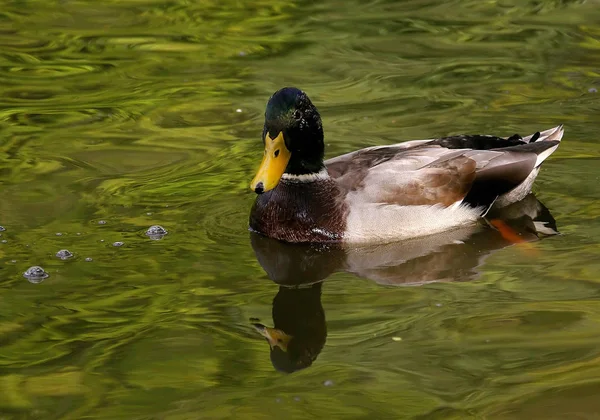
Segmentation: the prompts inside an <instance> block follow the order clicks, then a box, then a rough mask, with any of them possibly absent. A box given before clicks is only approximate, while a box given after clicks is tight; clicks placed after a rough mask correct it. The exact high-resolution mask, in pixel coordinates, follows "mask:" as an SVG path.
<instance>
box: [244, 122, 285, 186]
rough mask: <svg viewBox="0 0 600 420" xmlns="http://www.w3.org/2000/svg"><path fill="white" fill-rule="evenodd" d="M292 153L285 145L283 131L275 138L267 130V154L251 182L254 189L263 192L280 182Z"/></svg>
mask: <svg viewBox="0 0 600 420" xmlns="http://www.w3.org/2000/svg"><path fill="white" fill-rule="evenodd" d="M291 156H292V153H291V152H290V151H289V150H288V149H287V147H285V140H284V138H283V132H279V134H278V135H277V137H275V138H274V139H272V138H271V136H269V133H268V132H267V134H266V136H265V155H264V156H263V160H262V162H261V164H260V168H258V172H257V173H256V176H255V177H254V179H253V180H252V182H251V183H250V189H251V190H252V191H255V192H257V193H258V194H261V193H263V192H267V191H270V190H272V189H273V188H275V187H276V186H277V184H279V180H280V179H281V175H283V172H284V171H285V168H286V167H287V165H288V162H289V161H290V157H291Z"/></svg>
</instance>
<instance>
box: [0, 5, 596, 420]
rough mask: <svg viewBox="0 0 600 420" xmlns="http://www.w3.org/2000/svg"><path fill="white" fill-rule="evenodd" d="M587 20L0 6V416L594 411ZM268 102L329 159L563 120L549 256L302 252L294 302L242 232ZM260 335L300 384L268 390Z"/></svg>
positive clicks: (528, 252)
mask: <svg viewBox="0 0 600 420" xmlns="http://www.w3.org/2000/svg"><path fill="white" fill-rule="evenodd" d="M599 22H600V8H599V4H598V2H597V1H591V0H588V1H566V0H565V1H515V0H507V1H493V2H481V1H474V0H461V1H457V0H455V1H441V0H412V1H402V2H395V1H370V2H365V1H358V0H354V1H352V0H351V1H337V0H334V1H324V2H310V1H299V2H282V1H278V0H262V1H253V2H235V1H218V2H217V1H183V0H174V1H169V2H167V1H162V0H157V1H153V0H148V1H138V0H126V1H103V2H91V1H71V0H62V1H58V0H56V1H36V0H31V1H16V0H14V1H8V0H4V1H0V86H1V87H0V225H2V226H3V227H5V228H6V230H5V231H3V232H1V233H0V234H1V235H2V236H1V237H0V240H2V241H6V242H0V356H1V357H0V412H1V413H2V414H1V416H2V418H7V419H13V418H15V419H23V418H43V419H55V418H56V419H58V418H60V419H79V418H97V419H196V418H228V417H236V418H253V419H260V418H274V417H281V418H306V417H307V416H311V417H315V418H324V417H328V418H330V417H332V418H340V417H344V418H365V417H367V416H369V417H371V418H395V419H398V418H407V419H408V418H416V419H418V418H423V419H424V418H427V419H436V418H439V419H452V418H455V419H468V418H490V419H518V418H523V419H531V418H543V419H565V418H595V417H597V416H598V413H600V403H599V402H598V398H597V395H598V392H600V379H599V378H600V362H599V361H600V338H599V337H600V334H599V331H600V285H599V283H598V274H599V273H600V262H599V261H600V260H599V259H598V256H599V254H600V246H599V242H598V239H597V238H598V236H599V235H600V221H599V220H600V219H599V216H600V204H598V203H599V202H600V201H599V200H600V189H599V188H598V182H599V179H600V172H599V169H598V168H599V166H598V165H599V160H600V146H599V145H598V141H597V133H598V127H599V126H598V122H597V121H598V114H599V111H600V105H599V103H600V102H599V96H598V95H600V93H598V89H600V23H599ZM286 85H294V86H298V87H300V88H302V89H304V90H306V92H307V93H308V94H309V95H310V97H311V98H312V100H313V102H314V103H315V104H316V105H317V107H318V108H319V110H320V111H321V114H322V117H323V122H324V127H325V134H326V142H327V156H335V155H336V154H340V153H344V152H348V151H351V150H354V149H356V148H358V147H366V146H371V145H380V144H390V143H395V142H399V141H403V140H409V139H418V138H431V137H435V136H441V135H448V134H458V133H464V132H468V133H489V134H497V135H511V134H514V133H520V134H522V135H526V134H530V133H532V132H535V131H538V130H542V129H546V128H550V127H553V126H556V125H558V124H560V123H563V124H565V127H566V134H565V137H564V141H563V144H562V145H561V147H560V149H559V150H558V151H557V152H556V153H555V154H554V155H553V156H552V158H550V159H549V160H548V161H547V162H546V163H545V164H544V169H543V170H542V172H541V174H540V176H539V177H538V180H537V181H536V185H535V188H534V190H535V192H536V197H537V199H538V200H539V201H540V202H541V203H543V205H544V206H545V207H547V208H548V209H549V211H550V213H551V215H552V217H553V218H554V219H555V220H556V226H557V228H558V230H559V231H560V232H561V233H562V235H559V236H552V237H549V238H545V239H543V240H541V241H536V242H530V243H526V244H519V245H515V246H507V245H508V244H507V243H505V242H503V241H502V238H501V237H498V236H497V235H496V233H495V232H493V231H492V230H488V231H487V234H486V232H483V233H482V232H481V231H477V232H462V233H460V235H463V236H460V235H459V237H457V238H445V239H444V240H441V239H440V242H437V243H433V244H431V243H426V244H422V243H418V244H412V245H411V244H408V245H406V246H405V247H402V246H400V247H396V248H393V249H384V250H375V251H368V252H367V253H366V254H364V253H363V254H361V253H357V254H356V255H354V256H355V258H354V259H352V260H351V261H352V264H349V263H348V261H349V260H348V259H347V256H346V255H340V254H336V253H335V251H332V250H325V251H324V252H329V253H331V254H326V255H328V256H329V257H330V260H327V261H326V262H327V264H323V263H322V258H320V257H319V255H322V254H320V253H317V254H314V253H312V254H311V252H313V251H314V250H313V251H311V250H308V251H306V252H307V254H304V253H302V252H300V251H298V252H296V251H294V252H293V253H291V256H292V257H294V256H295V257H296V258H300V257H302V258H304V257H306V258H307V259H306V260H302V261H304V263H305V264H304V265H303V267H304V268H312V269H313V270H312V271H310V272H309V273H308V274H306V277H303V278H301V279H295V280H294V281H293V282H292V283H295V285H296V286H298V283H301V287H291V288H290V287H289V286H290V285H289V284H288V285H287V286H288V287H286V286H285V281H284V280H285V278H286V277H285V275H284V276H283V277H282V276H279V277H278V273H279V274H281V271H277V270H275V271H274V270H272V269H270V268H269V267H270V266H269V265H267V266H266V270H265V268H264V267H263V265H261V262H262V263H263V264H264V263H265V260H264V259H261V258H262V257H261V255H262V256H264V255H266V256H267V257H270V258H271V259H272V258H278V257H281V258H284V257H286V255H287V254H286V250H285V249H283V250H282V249H281V248H278V247H277V246H274V247H273V248H272V249H271V248H269V247H271V246H272V244H269V243H266V244H265V243H262V241H261V240H260V239H261V238H258V240H257V238H256V237H252V236H251V235H250V233H249V232H248V231H247V216H248V212H249V209H250V206H251V204H252V202H253V199H254V196H253V194H252V193H251V192H250V190H249V188H248V183H249V181H250V179H251V178H252V176H253V173H254V170H255V169H256V168H257V166H258V163H259V161H260V157H261V153H262V150H261V143H260V133H261V130H262V114H263V112H264V105H265V103H266V100H267V99H268V97H269V95H270V94H271V93H272V92H273V91H275V90H276V89H278V88H280V87H282V86H286ZM157 224H158V225H161V226H163V227H164V228H165V229H166V230H168V232H169V234H168V235H167V236H165V237H164V238H163V239H162V240H152V239H150V238H148V237H147V236H145V235H144V232H145V231H146V229H147V228H148V227H150V226H151V225H157ZM457 235H458V233H457ZM482 235H483V236H482ZM446 240H447V241H449V242H444V241H446ZM458 241H461V242H463V244H461V243H459V242H458ZM115 242H123V244H122V246H113V244H114V243H115ZM257 244H258V245H257ZM62 249H68V250H69V251H71V252H72V253H73V254H74V257H73V258H69V259H66V260H62V259H60V258H57V257H56V256H55V254H56V253H57V252H58V251H59V250H62ZM264 249H266V250H267V252H266V254H261V250H264ZM257 250H258V251H257ZM321 251H322V250H321ZM369 252H370V253H369ZM315 255H316V256H315ZM377 258H379V260H378V259H377ZM86 259H87V260H86ZM90 259H91V260H90ZM284 259H285V258H284ZM292 260H293V258H292ZM267 261H271V260H269V259H267ZM287 261H288V263H290V264H292V266H293V264H294V261H291V262H290V260H287ZM365 261H366V262H370V263H371V264H370V265H369V264H367V265H365ZM296 262H297V261H296ZM380 263H381V264H380ZM378 264H380V265H378ZM33 265H40V266H42V267H43V268H44V269H45V270H46V271H47V272H48V274H49V277H48V278H47V279H45V280H44V281H42V282H40V283H37V284H34V283H30V282H28V281H27V280H26V279H25V278H24V277H23V276H22V273H23V272H24V271H25V270H27V269H28V268H29V267H30V266H33ZM280 268H281V267H280ZM298 272H300V273H304V272H303V271H298ZM284 274H285V272H284ZM282 278H283V281H282ZM411 279H413V280H414V279H416V280H417V281H419V280H420V281H422V282H424V284H423V285H421V286H417V287H415V286H406V283H408V282H410V280H411ZM432 280H443V281H438V282H431V281H432ZM278 283H279V284H278ZM282 283H283V286H282V285H281V284H282ZM281 308H283V313H282V312H281V311H280V310H281ZM294 308H298V309H297V312H295V311H294V310H292V309H294ZM286 310H287V312H286ZM302 310H304V312H302ZM290 313H291V314H292V316H291V317H290ZM294 314H302V318H299V317H294V316H293V315H294ZM274 318H275V319H274ZM282 320H283V321H282ZM302 320H306V324H304V325H305V326H304V327H303V326H302V322H301V321H302ZM253 323H261V324H263V325H265V326H267V327H273V326H275V324H278V323H281V325H285V326H286V328H292V329H294V328H295V329H296V331H297V332H296V334H297V335H298V336H299V337H301V338H302V340H303V342H304V343H305V348H308V349H310V352H311V357H310V360H311V362H312V363H308V364H310V366H309V367H306V368H305V369H301V370H299V371H297V372H295V373H293V374H286V373H282V372H280V371H278V370H276V369H275V367H276V366H279V367H281V365H277V361H275V363H272V361H271V356H270V353H271V351H270V348H269V344H268V343H267V342H266V340H265V339H264V338H263V337H262V336H261V335H260V334H259V333H258V332H257V330H256V329H255V327H254V326H253V325H252V324H253ZM281 325H280V326H278V328H282V327H281ZM306 326H308V327H306ZM303 334H304V335H303ZM315 357H316V359H315ZM312 359H315V360H314V361H312ZM274 364H275V365H276V366H274ZM288 370H291V369H288Z"/></svg>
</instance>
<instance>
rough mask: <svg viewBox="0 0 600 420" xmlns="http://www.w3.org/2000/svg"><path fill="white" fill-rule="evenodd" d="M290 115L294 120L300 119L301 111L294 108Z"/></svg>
mask: <svg viewBox="0 0 600 420" xmlns="http://www.w3.org/2000/svg"><path fill="white" fill-rule="evenodd" d="M292 117H293V118H294V119H295V120H301V119H302V111H300V110H299V109H297V110H295V111H294V113H293V114H292Z"/></svg>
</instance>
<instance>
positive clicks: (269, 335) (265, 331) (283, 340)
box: [254, 324, 292, 352]
mask: <svg viewBox="0 0 600 420" xmlns="http://www.w3.org/2000/svg"><path fill="white" fill-rule="evenodd" d="M254 328H256V331H258V333H259V334H260V335H262V336H263V337H265V338H266V339H267V341H268V342H269V346H271V348H275V347H279V348H280V349H281V350H283V351H285V352H287V348H288V344H289V343H290V340H291V339H292V336H291V335H288V334H286V333H284V332H283V331H281V330H278V329H276V328H269V327H265V326H264V325H262V324H254Z"/></svg>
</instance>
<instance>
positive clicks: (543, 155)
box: [534, 144, 558, 168]
mask: <svg viewBox="0 0 600 420" xmlns="http://www.w3.org/2000/svg"><path fill="white" fill-rule="evenodd" d="M557 148H558V144H557V145H556V146H554V147H551V148H549V149H546V150H544V151H543V152H542V153H540V154H539V155H538V156H537V160H536V161H535V166H534V168H537V167H538V166H540V165H541V164H542V162H543V161H545V160H546V159H547V158H548V156H550V155H551V154H552V153H554V151H555V150H556V149H557Z"/></svg>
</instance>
